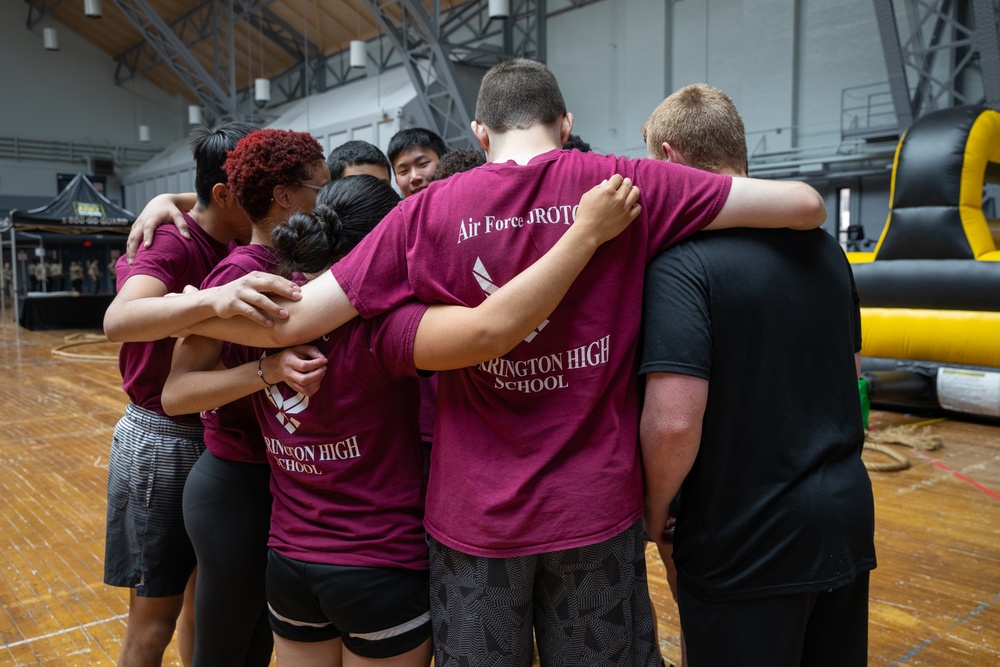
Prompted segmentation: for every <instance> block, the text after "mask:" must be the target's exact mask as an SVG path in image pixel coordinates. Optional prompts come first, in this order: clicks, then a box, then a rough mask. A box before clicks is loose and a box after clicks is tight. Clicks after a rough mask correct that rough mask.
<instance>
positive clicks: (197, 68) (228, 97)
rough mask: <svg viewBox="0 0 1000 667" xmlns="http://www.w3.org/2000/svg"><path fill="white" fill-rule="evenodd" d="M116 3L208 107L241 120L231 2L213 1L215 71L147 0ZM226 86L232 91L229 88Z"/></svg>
mask: <svg viewBox="0 0 1000 667" xmlns="http://www.w3.org/2000/svg"><path fill="white" fill-rule="evenodd" d="M114 2H115V5H116V6H117V7H118V8H119V9H120V10H121V12H122V13H123V14H124V15H125V17H126V18H127V19H128V20H129V21H130V22H131V23H132V25H133V26H135V28H136V29H137V30H138V31H139V33H140V34H141V35H143V37H144V38H145V40H146V42H148V43H149V44H150V46H151V47H152V48H153V50H154V51H156V53H157V54H158V55H159V57H160V58H161V59H162V60H163V62H165V63H166V64H168V65H169V66H170V68H171V69H172V70H173V71H174V73H175V74H176V75H177V76H178V77H179V78H180V79H181V81H182V82H184V84H185V85H186V86H187V87H188V88H189V89H190V90H191V91H192V92H193V93H194V95H195V97H197V98H198V100H199V101H200V102H201V104H202V105H203V106H204V107H206V109H207V110H209V111H210V112H211V113H213V114H214V115H216V116H219V117H226V118H233V119H242V114H241V113H240V111H239V108H238V106H237V101H236V91H235V78H234V73H233V72H232V69H233V63H234V62H235V55H234V51H233V49H234V42H233V29H234V15H233V9H232V5H231V4H228V3H227V6H226V7H224V8H223V7H220V4H219V3H216V2H213V3H210V4H212V10H213V11H212V12H211V15H210V16H209V21H208V22H207V23H209V24H213V35H212V39H213V41H214V42H215V43H214V48H213V53H214V54H215V62H214V69H215V72H214V73H209V72H208V71H206V70H205V68H204V67H203V66H202V64H201V63H200V62H199V61H198V59H197V58H196V57H195V56H194V54H192V53H191V52H190V51H189V50H188V48H187V46H186V45H185V44H184V42H182V41H181V39H180V37H179V36H178V35H177V34H176V33H174V31H173V30H171V28H170V26H169V25H167V23H166V22H165V21H164V20H163V19H162V18H160V16H159V15H157V13H156V11H155V10H154V9H153V8H152V7H151V6H150V4H149V3H148V2H147V1H146V0H114ZM226 79H228V81H226ZM227 84H228V85H227ZM224 85H225V86H226V87H227V88H229V90H226V89H225V88H224V87H223V86H224Z"/></svg>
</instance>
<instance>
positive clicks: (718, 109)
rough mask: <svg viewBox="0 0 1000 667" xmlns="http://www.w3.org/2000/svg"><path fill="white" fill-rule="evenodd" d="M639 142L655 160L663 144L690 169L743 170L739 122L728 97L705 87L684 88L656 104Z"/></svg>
mask: <svg viewBox="0 0 1000 667" xmlns="http://www.w3.org/2000/svg"><path fill="white" fill-rule="evenodd" d="M642 138H643V140H644V141H645V142H646V149H647V150H648V151H649V154H650V155H651V156H652V157H655V158H657V159H659V160H662V159H663V158H664V155H663V143H664V142H666V143H668V144H670V145H671V146H672V147H674V148H676V149H677V150H678V151H680V152H681V153H682V154H683V155H684V158H685V159H686V160H687V162H688V163H689V164H690V166H692V167H697V168H698V169H703V170H705V171H712V172H718V171H721V170H722V169H726V168H728V169H734V170H736V171H738V172H740V173H746V170H747V143H746V132H745V131H744V129H743V118H742V117H741V116H740V112H739V111H737V110H736V105H735V104H733V101H732V100H731V99H730V98H729V96H728V95H726V94H725V93H724V92H722V91H721V90H719V89H718V88H713V87H712V86H709V85H708V84H704V83H695V84H692V85H690V86H685V87H684V88H681V89H680V90H678V91H677V92H675V93H673V94H672V95H670V97H668V98H667V99H665V100H663V101H662V102H660V105H659V106H658V107H656V109H655V110H654V111H653V113H652V115H651V116H650V117H649V119H647V120H646V123H645V124H644V125H643V126H642Z"/></svg>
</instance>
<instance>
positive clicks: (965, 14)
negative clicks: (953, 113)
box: [874, 0, 1000, 129]
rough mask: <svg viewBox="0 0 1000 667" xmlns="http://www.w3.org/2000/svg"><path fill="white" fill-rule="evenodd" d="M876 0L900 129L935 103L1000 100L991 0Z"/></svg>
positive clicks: (998, 45)
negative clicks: (899, 4) (903, 26)
mask: <svg viewBox="0 0 1000 667" xmlns="http://www.w3.org/2000/svg"><path fill="white" fill-rule="evenodd" d="M896 1H897V2H898V1H901V0H896ZM874 3H875V16H876V18H877V20H878V24H879V35H880V37H881V39H882V49H883V53H884V55H885V60H886V69H887V71H888V74H889V87H890V90H891V92H892V98H893V103H894V106H895V108H896V116H897V118H898V120H899V127H900V129H906V128H907V127H909V126H910V125H912V123H913V121H914V120H915V119H917V118H919V117H920V116H921V115H923V114H924V113H927V112H929V111H933V110H935V109H940V108H946V107H950V106H955V105H959V104H988V105H990V106H993V107H994V108H997V107H998V106H1000V36H998V28H997V15H998V8H997V5H996V2H995V0H905V2H903V4H902V7H901V9H898V10H897V7H896V6H895V2H894V0H874ZM897 16H902V17H903V18H905V23H906V27H907V32H906V34H900V32H899V29H898V23H897Z"/></svg>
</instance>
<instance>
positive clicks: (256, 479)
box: [184, 451, 273, 667]
mask: <svg viewBox="0 0 1000 667" xmlns="http://www.w3.org/2000/svg"><path fill="white" fill-rule="evenodd" d="M270 477H271V471H270V468H269V467H268V465H267V464H257V463H240V462H236V461H227V460H225V459H220V458H218V457H217V456H213V455H212V453H211V452H207V451H206V452H205V453H204V454H203V455H202V456H201V458H199V459H198V462H197V463H195V465H194V467H193V468H192V469H191V474H190V475H188V479H187V484H186V485H185V486H184V526H185V527H186V528H187V532H188V535H189V536H190V538H191V543H192V544H193V545H194V551H195V554H196V555H197V557H198V580H197V583H196V585H195V603H194V620H195V634H194V666H195V667H227V666H232V667H257V666H260V667H266V666H267V665H268V664H270V661H271V649H272V647H273V639H272V637H271V629H270V627H269V625H268V619H267V600H266V598H265V593H264V576H265V571H266V569H267V536H268V529H269V527H270V523H271V491H270V487H269V483H270Z"/></svg>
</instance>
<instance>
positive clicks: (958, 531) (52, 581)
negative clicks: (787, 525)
mask: <svg viewBox="0 0 1000 667" xmlns="http://www.w3.org/2000/svg"><path fill="white" fill-rule="evenodd" d="M9 317H10V310H9V308H8V310H7V318H6V321H5V322H3V323H2V328H0V507H2V514H0V534H2V536H0V554H2V555H0V605H2V609H3V613H0V665H9V666H14V665H46V666H49V665H113V664H114V662H115V659H116V658H117V655H118V645H119V642H120V640H121V637H122V634H123V633H124V630H125V614H126V613H127V611H128V608H127V600H128V596H127V594H126V593H125V591H123V590H121V589H115V588H110V587H108V586H105V585H104V584H103V583H102V572H103V570H102V559H103V549H104V512H105V483H106V478H107V456H108V447H109V443H110V441H111V432H112V428H113V427H114V424H115V422H116V421H117V420H118V418H119V417H120V415H121V414H122V411H123V409H124V406H125V402H126V400H125V396H124V394H123V393H122V391H121V388H120V378H119V376H118V367H117V364H116V363H115V362H114V361H111V360H100V359H78V358H67V357H62V356H56V355H54V354H53V352H52V350H53V348H54V347H56V346H59V345H61V344H62V343H63V342H64V336H66V335H67V334H69V333H73V332H30V331H26V330H23V329H21V330H19V331H18V330H17V329H16V327H15V326H14V325H12V324H11V323H10V320H9ZM116 350H117V346H115V345H113V344H109V343H100V344H85V345H81V346H77V347H75V348H71V349H70V350H69V351H70V352H75V353H77V354H82V355H86V356H101V355H114V354H115V352H116ZM925 421H928V420H926V419H923V418H921V417H917V416H909V415H904V414H900V413H889V412H874V413H873V415H872V421H871V426H872V427H873V429H884V428H887V427H890V426H894V425H899V424H910V423H921V422H925ZM923 428H924V429H925V431H926V433H927V434H931V435H938V436H940V437H941V438H942V439H943V441H944V447H943V448H942V449H939V450H937V451H933V452H927V453H919V454H918V453H916V452H914V451H913V450H908V449H905V448H897V449H900V450H901V451H903V452H904V453H905V454H906V456H907V457H908V458H909V459H910V460H911V461H912V463H913V466H912V467H911V468H910V469H908V470H905V471H902V472H894V473H872V482H873V485H874V489H875V500H876V544H877V549H878V558H879V567H878V569H877V570H875V572H874V573H873V574H872V584H871V621H870V656H871V657H870V661H869V664H870V665H872V666H873V667H883V666H893V667H895V666H899V667H918V666H923V665H936V666H941V667H982V666H984V665H995V666H1000V427H998V426H992V425H984V424H977V423H971V422H962V421H952V420H943V421H933V422H932V423H929V424H927V425H926V426H925V427H923ZM865 458H866V460H868V459H869V455H867V454H866V457H865ZM877 459H878V456H872V457H871V460H873V461H874V460H877ZM648 563H649V568H650V578H651V589H652V594H653V597H654V600H655V602H656V607H657V609H658V610H659V627H660V643H661V645H662V648H663V653H664V655H665V657H666V658H667V659H668V660H673V661H674V662H678V661H679V648H678V645H679V638H678V628H679V626H678V622H677V615H676V610H675V607H674V606H673V602H672V600H671V599H670V596H669V591H668V589H667V586H666V583H665V580H664V576H663V568H662V565H660V564H659V562H658V561H657V560H656V559H655V558H654V557H652V556H650V557H649V558H648ZM164 664H169V665H180V660H179V659H178V658H177V654H176V652H175V651H174V647H173V646H171V649H170V650H169V651H168V654H167V657H166V659H165V660H164Z"/></svg>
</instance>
